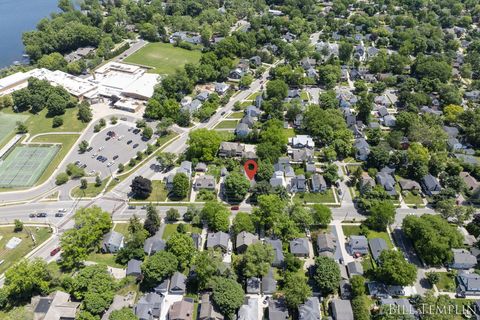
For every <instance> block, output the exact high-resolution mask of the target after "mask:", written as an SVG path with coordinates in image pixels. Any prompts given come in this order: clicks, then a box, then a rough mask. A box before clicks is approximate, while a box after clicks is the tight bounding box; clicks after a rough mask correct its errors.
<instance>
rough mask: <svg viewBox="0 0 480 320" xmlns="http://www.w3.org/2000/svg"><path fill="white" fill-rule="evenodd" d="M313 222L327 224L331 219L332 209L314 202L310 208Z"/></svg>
mask: <svg viewBox="0 0 480 320" xmlns="http://www.w3.org/2000/svg"><path fill="white" fill-rule="evenodd" d="M311 213H312V218H313V224H315V225H321V226H327V225H329V224H330V222H331V221H332V210H330V208H329V207H327V206H326V205H323V204H314V205H313V206H312V209H311Z"/></svg>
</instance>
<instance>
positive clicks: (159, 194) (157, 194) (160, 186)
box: [145, 180, 167, 202]
mask: <svg viewBox="0 0 480 320" xmlns="http://www.w3.org/2000/svg"><path fill="white" fill-rule="evenodd" d="M165 200H167V189H166V188H165V183H163V181H161V180H152V193H150V196H149V197H148V198H147V199H145V201H151V202H163V201H165Z"/></svg>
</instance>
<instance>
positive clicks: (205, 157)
mask: <svg viewBox="0 0 480 320" xmlns="http://www.w3.org/2000/svg"><path fill="white" fill-rule="evenodd" d="M188 138H189V139H188V149H187V157H188V159H190V160H193V159H197V160H199V161H205V162H210V161H212V160H213V159H214V158H215V155H216V153H217V151H218V148H219V146H220V142H221V141H222V139H221V138H220V136H219V134H218V132H217V131H215V130H208V129H197V130H193V131H190V133H189V135H188Z"/></svg>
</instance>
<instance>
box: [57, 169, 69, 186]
mask: <svg viewBox="0 0 480 320" xmlns="http://www.w3.org/2000/svg"><path fill="white" fill-rule="evenodd" d="M68 179H69V176H68V174H66V173H65V172H62V173H60V174H59V175H57V177H56V178H55V184H56V185H57V186H59V185H62V184H64V183H67V181H68Z"/></svg>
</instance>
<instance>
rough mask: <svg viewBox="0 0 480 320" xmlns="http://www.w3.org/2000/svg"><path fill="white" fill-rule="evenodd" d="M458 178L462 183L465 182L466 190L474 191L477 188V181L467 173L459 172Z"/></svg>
mask: <svg viewBox="0 0 480 320" xmlns="http://www.w3.org/2000/svg"><path fill="white" fill-rule="evenodd" d="M460 178H462V180H463V182H465V185H466V186H467V188H468V189H470V190H475V189H477V188H478V181H477V179H475V178H474V177H472V176H471V175H470V173H468V172H465V171H464V172H460Z"/></svg>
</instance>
